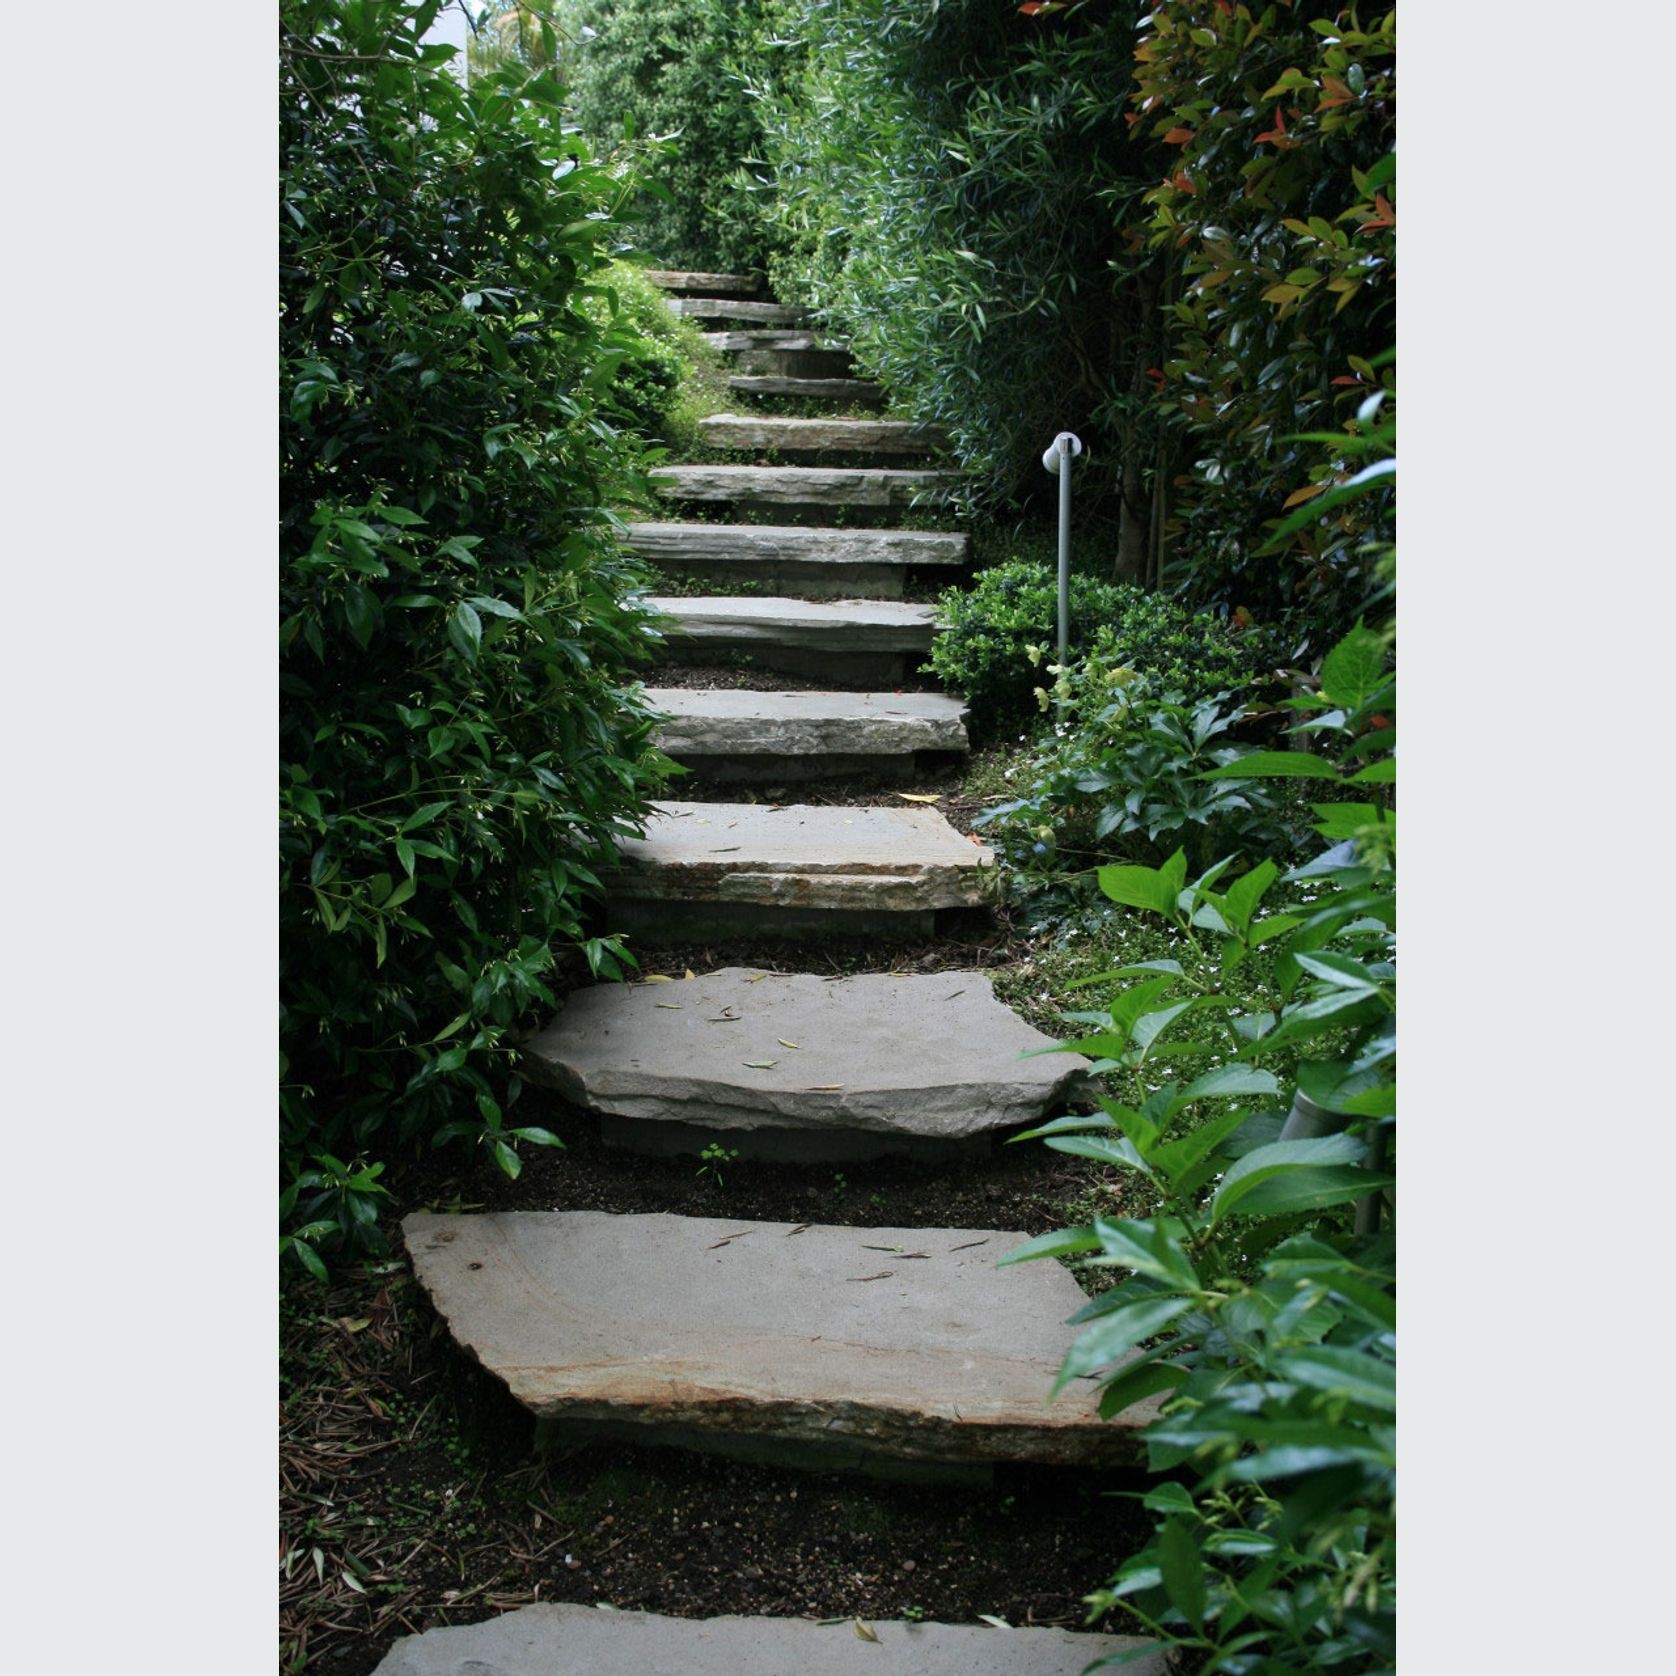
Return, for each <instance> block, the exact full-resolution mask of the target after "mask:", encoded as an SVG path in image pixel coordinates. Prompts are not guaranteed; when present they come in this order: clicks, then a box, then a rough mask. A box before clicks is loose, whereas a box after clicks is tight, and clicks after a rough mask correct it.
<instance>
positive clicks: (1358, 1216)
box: [1001, 625, 1397, 1676]
mask: <svg viewBox="0 0 1676 1676" xmlns="http://www.w3.org/2000/svg"><path fill="white" fill-rule="evenodd" d="M1386 663H1387V659H1386V647H1385V644H1384V640H1383V638H1382V637H1381V636H1380V635H1378V634H1375V633H1373V632H1372V631H1370V630H1367V629H1365V628H1363V627H1361V626H1360V625H1358V626H1357V628H1356V629H1355V630H1354V631H1353V632H1352V633H1351V634H1350V635H1349V636H1347V637H1346V638H1345V640H1343V641H1342V642H1341V643H1340V644H1339V645H1338V646H1337V647H1335V648H1334V649H1333V651H1332V652H1331V653H1330V654H1329V655H1328V657H1327V659H1326V660H1325V663H1324V664H1323V667H1322V673H1321V691H1320V693H1319V694H1318V695H1316V696H1315V700H1314V702H1313V704H1311V703H1310V702H1309V701H1307V700H1300V706H1301V707H1302V708H1304V709H1305V710H1306V711H1307V710H1311V709H1313V710H1314V711H1315V712H1317V713H1316V714H1313V715H1309V716H1307V717H1306V718H1305V719H1304V720H1302V721H1301V722H1300V724H1299V729H1298V731H1299V733H1300V735H1301V740H1302V741H1303V742H1312V743H1314V744H1315V745H1316V746H1317V749H1316V751H1314V752H1310V751H1305V750H1294V751H1286V752H1262V753H1257V754H1255V755H1253V756H1249V757H1246V758H1244V759H1242V760H1241V761H1240V762H1239V763H1238V764H1235V765H1233V766H1231V767H1230V768H1228V769H1227V770H1224V771H1223V772H1224V773H1227V774H1230V775H1238V776H1242V777H1257V776H1264V775H1273V776H1277V777H1282V778H1289V779H1294V780H1295V779H1298V778H1302V777H1307V778H1308V781H1309V784H1310V786H1311V788H1312V792H1313V794H1314V795H1315V796H1318V797H1322V798H1324V799H1325V801H1323V802H1321V803H1319V804H1318V805H1317V806H1316V814H1317V817H1318V818H1317V820H1316V822H1315V831H1316V832H1317V833H1318V834H1319V836H1320V837H1321V838H1324V839H1326V840H1327V841H1328V842H1329V844H1330V845H1331V846H1332V847H1331V848H1330V849H1328V850H1327V851H1326V852H1324V853H1323V854H1322V855H1321V856H1319V857H1318V858H1317V859H1316V860H1315V861H1314V862H1312V863H1310V864H1309V865H1308V866H1306V867H1303V868H1299V869H1297V870H1296V871H1294V872H1293V873H1291V874H1289V875H1287V876H1286V877H1285V878H1284V879H1282V877H1281V874H1280V869H1279V868H1278V867H1277V866H1276V865H1275V864H1274V862H1273V861H1267V860H1266V861H1262V862H1260V863H1258V864H1257V865H1256V866H1255V867H1251V868H1249V869H1247V870H1245V871H1243V872H1241V871H1239V870H1238V868H1237V864H1236V863H1235V862H1234V860H1233V858H1231V857H1230V858H1225V859H1224V860H1223V861H1220V862H1218V863H1217V864H1216V865H1215V866H1213V867H1212V868H1210V869H1209V870H1207V871H1206V872H1205V873H1204V874H1203V875H1202V876H1201V877H1199V878H1198V879H1196V880H1194V881H1193V882H1192V883H1191V884H1190V883H1189V882H1188V881H1189V867H1188V863H1187V858H1186V857H1185V855H1183V854H1182V853H1181V852H1180V851H1177V852H1176V853H1175V854H1174V855H1172V856H1171V857H1170V858H1169V859H1168V860H1166V861H1165V862H1164V863H1163V865H1162V866H1160V867H1157V868H1152V867H1144V866H1113V867H1103V868H1101V869H1100V873H1099V883H1100V888H1101V890H1102V892H1103V893H1104V894H1105V895H1106V896H1107V897H1108V898H1109V899H1110V900H1111V901H1112V902H1113V903H1115V904H1117V905H1118V906H1120V907H1122V908H1124V909H1127V910H1129V911H1130V912H1132V913H1137V914H1144V915H1149V916H1154V917H1155V918H1157V919H1159V920H1162V921H1163V922H1164V923H1165V924H1166V925H1167V926H1168V927H1169V929H1170V933H1171V936H1172V940H1173V945H1174V946H1173V950H1172V954H1171V956H1170V957H1168V958H1166V959H1162V960H1156V961H1151V962H1148V963H1146V965H1145V966H1138V965H1137V966H1130V967H1126V968H1124V969H1121V970H1119V971H1115V972H1108V973H1105V974H1102V975H1099V976H1097V977H1094V978H1090V979H1085V980H1083V986H1084V987H1085V988H1087V989H1088V990H1089V992H1090V993H1091V994H1092V995H1093V996H1094V997H1096V998H1098V1004H1097V1005H1096V1006H1095V1007H1094V1008H1093V1009H1092V1010H1090V1011H1087V1012H1080V1013H1076V1014H1068V1015H1066V1016H1067V1020H1068V1022H1073V1023H1076V1024H1078V1025H1081V1026H1082V1027H1083V1029H1084V1030H1085V1031H1086V1032H1087V1034H1085V1035H1084V1036H1083V1037H1081V1038H1080V1039H1078V1040H1074V1041H1070V1042H1066V1043H1064V1044H1062V1046H1063V1048H1064V1050H1066V1051H1077V1052H1084V1053H1090V1054H1093V1055H1096V1056H1097V1058H1098V1061H1099V1063H1098V1066H1097V1071H1098V1074H1099V1077H1100V1081H1101V1084H1102V1087H1103V1090H1104V1092H1102V1094H1101V1095H1100V1096H1099V1097H1098V1104H1099V1107H1100V1110H1099V1112H1098V1113H1097V1114H1096V1115H1094V1116H1091V1117H1077V1116H1073V1117H1062V1118H1057V1119H1055V1120H1053V1121H1052V1122H1050V1123H1048V1124H1046V1125H1044V1126H1043V1127H1042V1128H1040V1129H1038V1130H1035V1131H1033V1132H1032V1133H1033V1134H1034V1135H1036V1136H1040V1137H1042V1138H1044V1139H1046V1141H1047V1144H1048V1145H1049V1146H1050V1147H1052V1148H1054V1149H1055V1150H1058V1151H1062V1152H1067V1153H1070V1154H1072V1155H1074V1156H1079V1157H1086V1158H1092V1159H1095V1160H1098V1161H1099V1162H1101V1163H1103V1164H1107V1165H1116V1166H1118V1167H1120V1168H1122V1169H1126V1170H1132V1171H1135V1172H1137V1173H1138V1174H1139V1175H1140V1176H1142V1177H1143V1178H1144V1180H1145V1183H1146V1187H1147V1189H1148V1192H1149V1196H1151V1197H1153V1198H1154V1199H1155V1200H1156V1201H1157V1203H1158V1209H1157V1212H1156V1213H1155V1214H1154V1215H1151V1216H1147V1217H1140V1218H1134V1217H1122V1218H1119V1217H1112V1218H1106V1219H1101V1220H1097V1221H1095V1222H1094V1223H1092V1224H1091V1225H1089V1226H1084V1227H1078V1228H1072V1229H1067V1230H1065V1231H1063V1232H1060V1233H1050V1234H1046V1235H1043V1236H1041V1237H1040V1238H1037V1239H1034V1240H1031V1241H1030V1242H1028V1244H1026V1245H1025V1246H1023V1247H1020V1248H1019V1249H1018V1250H1016V1251H1014V1252H1010V1253H1008V1254H1006V1255H1005V1256H1004V1257H1003V1258H1002V1259H1001V1261H1002V1262H1003V1263H1008V1262H1016V1261H1020V1260H1024V1259H1029V1258H1041V1257H1047V1256H1056V1257H1069V1258H1083V1257H1088V1258H1091V1259H1092V1261H1093V1263H1094V1264H1095V1265H1096V1266H1097V1267H1098V1268H1099V1270H1100V1272H1101V1274H1102V1277H1104V1276H1106V1275H1109V1273H1110V1272H1111V1271H1112V1270H1113V1269H1116V1270H1118V1271H1120V1272H1122V1273H1123V1276H1124V1278H1123V1279H1122V1280H1121V1281H1120V1282H1119V1283H1118V1284H1117V1285H1116V1286H1114V1287H1112V1288H1111V1289H1110V1290H1107V1291H1103V1292H1101V1293H1100V1294H1099V1296H1098V1297H1096V1298H1094V1299H1093V1300H1092V1301H1091V1302H1090V1303H1089V1304H1088V1305H1087V1307H1086V1308H1084V1309H1083V1310H1082V1311H1081V1312H1080V1313H1079V1314H1078V1315H1077V1316H1075V1317H1073V1321H1074V1322H1076V1323H1077V1324H1079V1325H1081V1326H1083V1328H1084V1330H1083V1332H1082V1333H1081V1335H1080V1336H1079V1337H1078V1339H1077V1340H1076V1342H1075V1343H1074V1344H1073V1345H1072V1347H1071V1350H1070V1351H1069V1353H1068V1354H1067V1356H1066V1358H1065V1363H1064V1366H1063V1368H1062V1370H1061V1373H1060V1378H1059V1385H1058V1387H1057V1388H1058V1389H1063V1387H1064V1386H1065V1385H1066V1384H1068V1383H1069V1382H1070V1381H1072V1380H1073V1379H1077V1378H1079V1377H1093V1378H1095V1379H1096V1380H1098V1382H1099V1384H1100V1386H1101V1387H1102V1395H1101V1401H1100V1412H1101V1414H1102V1415H1104V1416H1105V1417H1107V1418H1108V1419H1109V1418H1112V1417H1115V1416H1116V1415H1118V1414H1121V1413H1123V1412H1124V1411H1125V1410H1127V1409H1128V1408H1129V1407H1130V1406H1131V1405H1132V1404H1134V1403H1136V1402H1138V1401H1140V1400H1141V1399H1143V1398H1146V1397H1149V1396H1151V1397H1160V1396H1161V1397H1162V1398H1163V1399H1164V1400H1163V1403H1162V1405H1161V1408H1160V1412H1159V1414H1158V1416H1157V1417H1156V1418H1154V1419H1153V1420H1152V1421H1151V1422H1150V1423H1149V1424H1148V1425H1147V1426H1146V1428H1145V1431H1144V1433H1143V1437H1144V1440H1145V1443H1146V1447H1147V1454H1148V1462H1149V1465H1150V1466H1151V1467H1152V1468H1153V1469H1154V1471H1159V1472H1164V1471H1176V1470H1183V1469H1185V1471H1186V1472H1187V1473H1188V1474H1189V1476H1188V1479H1187V1482H1185V1483H1181V1482H1165V1483H1160V1484H1158V1485H1156V1486H1155V1487H1154V1488H1153V1489H1152V1490H1150V1491H1148V1492H1147V1494H1146V1497H1145V1501H1146V1505H1147V1506H1148V1507H1149V1508H1150V1509H1152V1510H1153V1512H1154V1513H1155V1514H1156V1515H1157V1516H1158V1524H1157V1527H1156V1535H1155V1538H1154V1541H1153V1542H1152V1543H1151V1544H1150V1545H1149V1547H1148V1548H1147V1549H1146V1550H1144V1551H1143V1552H1142V1553H1140V1554H1138V1555H1134V1556H1132V1557H1131V1558H1129V1559H1128V1560H1127V1561H1126V1562H1125V1563H1124V1564H1123V1565H1121V1566H1120V1567H1119V1568H1118V1570H1117V1571H1116V1573H1115V1575H1114V1576H1113V1577H1112V1578H1111V1579H1110V1581H1109V1583H1108V1585H1107V1587H1105V1588H1104V1589H1101V1590H1099V1591H1097V1592H1096V1593H1094V1594H1092V1595H1090V1596H1089V1597H1088V1600H1089V1605H1090V1607H1091V1608H1092V1612H1091V1621H1093V1620H1097V1619H1098V1618H1100V1617H1102V1616H1104V1615H1105V1614H1106V1613H1107V1612H1108V1611H1110V1610H1112V1609H1113V1608H1122V1609H1124V1610H1127V1611H1129V1612H1132V1613H1133V1614H1135V1615H1136V1616H1137V1617H1139V1618H1140V1620H1141V1622H1142V1623H1143V1624H1144V1625H1145V1626H1146V1627H1147V1628H1148V1629H1149V1630H1150V1631H1152V1633H1153V1634H1154V1635H1155V1636H1156V1637H1157V1638H1158V1640H1159V1642H1160V1643H1162V1644H1165V1645H1168V1646H1171V1647H1174V1648H1178V1649H1182V1650H1185V1651H1187V1652H1189V1653H1190V1654H1191V1655H1193V1656H1194V1658H1195V1661H1196V1662H1195V1664H1194V1668H1203V1669H1206V1670H1227V1671H1251V1672H1259V1671H1265V1672H1266V1671H1277V1672H1278V1671H1332V1672H1337V1673H1340V1676H1374V1673H1376V1672H1386V1671H1389V1670H1390V1669H1392V1668H1393V1666H1394V1638H1395V1618H1396V1598H1395V1589H1396V1501H1395V1488H1396V1473H1395V1447H1396V1290H1395V1289H1396V1277H1395V1268H1394V1256H1395V1251H1394V1238H1393V1235H1392V1233H1390V1232H1389V1231H1387V1230H1385V1229H1384V1228H1383V1227H1382V1225H1381V1224H1382V1221H1383V1218H1384V1214H1385V1206H1384V1203H1383V1199H1384V1194H1385V1191H1386V1189H1387V1188H1391V1187H1394V1184H1395V1134H1396V1106H1397V1088H1396V1041H1397V1036H1396V1013H1397V985H1396V979H1397V968H1396V933H1395V925H1396V872H1395V853H1396V840H1395V822H1394V818H1393V817H1392V815H1391V813H1390V797H1391V796H1392V795H1393V794H1394V788H1395V759H1394V757H1393V756H1392V755H1391V754H1390V753H1391V749H1392V741H1393V740H1394V737H1395V736H1394V732H1393V731H1392V727H1391V720H1390V719H1391V717H1392V716H1394V714H1395V678H1394V675H1393V674H1392V673H1391V672H1389V671H1388V669H1387V667H1386ZM1323 745H1325V746H1326V747H1327V748H1326V749H1321V748H1320V747H1321V746H1323ZM1213 783H1214V782H1213ZM1277 887H1280V888H1281V889H1284V890H1285V895H1286V898H1288V899H1286V900H1283V901H1282V902H1279V903H1277V902H1275V901H1274V900H1273V898H1274V897H1275V896H1276V895H1278V894H1279V890H1277ZM1277 909H1278V911H1277ZM1258 950H1262V951H1264V953H1265V954H1266V955H1267V956H1269V957H1270V959H1269V961H1268V962H1267V963H1266V965H1267V970H1268V972H1269V973H1270V974H1272V976H1271V978H1270V981H1269V982H1267V983H1266V984H1265V985H1262V986H1261V987H1262V989H1263V990H1264V991H1265V992H1264V993H1260V994H1258V995H1256V996H1255V997H1254V996H1253V995H1252V993H1251V988H1250V986H1249V984H1246V983H1239V984H1238V985H1237V987H1236V986H1235V985H1231V984H1230V982H1229V979H1230V976H1231V975H1233V974H1238V973H1242V972H1244V971H1247V970H1248V969H1249V967H1250V966H1251V965H1252V964H1254V962H1253V961H1252V957H1253V955H1254V954H1255V953H1256V952H1257V951H1258ZM1095 985H1099V986H1101V987H1098V988H1096V987H1093V986H1095ZM1299 1055H1302V1056H1303V1057H1301V1058H1300V1057H1299ZM1286 1066H1295V1074H1294V1075H1292V1076H1289V1078H1288V1080H1287V1081H1286V1082H1282V1081H1281V1080H1280V1078H1279V1077H1278V1076H1277V1075H1276V1071H1277V1069H1280V1068H1282V1067H1286ZM1295 1093H1296V1094H1300V1095H1302V1096H1303V1097H1304V1099H1305V1102H1306V1104H1305V1105H1304V1106H1302V1107H1298V1106H1295V1105H1293V1099H1294V1094H1295ZM1289 1106H1290V1107H1292V1109H1293V1110H1294V1111H1295V1112H1297V1113H1298V1114H1299V1117H1300V1118H1307V1121H1306V1122H1302V1123H1301V1124H1300V1125H1299V1126H1297V1127H1294V1128H1293V1129H1292V1130H1291V1131H1290V1132H1288V1130H1287V1126H1286V1123H1285V1119H1286V1114H1287V1112H1288V1108H1289ZM1300 1129H1301V1131H1302V1132H1300ZM1018 1138H1019V1139H1023V1138H1026V1137H1022V1136H1021V1137H1018ZM1143 1346H1144V1348H1143Z"/></svg>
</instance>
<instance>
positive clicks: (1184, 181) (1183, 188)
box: [1169, 169, 1199, 198]
mask: <svg viewBox="0 0 1676 1676" xmlns="http://www.w3.org/2000/svg"><path fill="white" fill-rule="evenodd" d="M1169 184H1170V185H1171V186H1173V187H1174V188H1175V189H1176V191H1178V192H1185V193H1186V194H1187V195H1188V197H1190V198H1193V197H1197V196H1198V192H1199V189H1198V187H1196V186H1195V185H1194V184H1193V182H1192V181H1190V180H1189V179H1188V178H1187V171H1186V170H1185V169H1181V170H1178V171H1177V172H1176V173H1175V174H1173V175H1172V176H1171V177H1170V180H1169Z"/></svg>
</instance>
